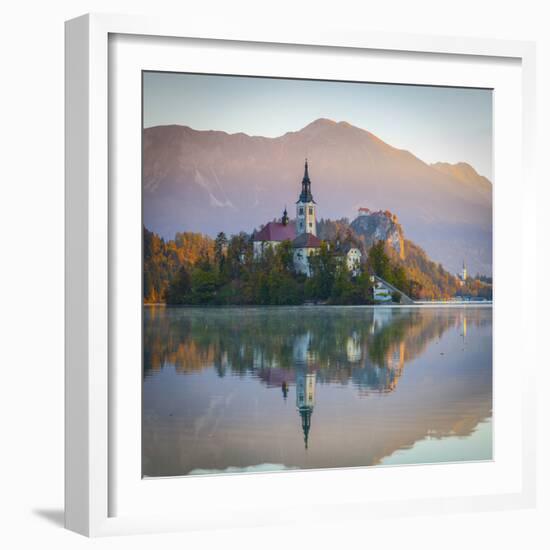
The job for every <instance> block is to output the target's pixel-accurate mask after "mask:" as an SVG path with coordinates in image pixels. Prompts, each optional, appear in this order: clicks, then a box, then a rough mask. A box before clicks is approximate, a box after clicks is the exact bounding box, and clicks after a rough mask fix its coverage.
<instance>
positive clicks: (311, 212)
mask: <svg viewBox="0 0 550 550" xmlns="http://www.w3.org/2000/svg"><path fill="white" fill-rule="evenodd" d="M309 215H310V216H313V208H312V207H311V206H310V207H309Z"/></svg>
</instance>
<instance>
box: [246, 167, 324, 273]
mask: <svg viewBox="0 0 550 550" xmlns="http://www.w3.org/2000/svg"><path fill="white" fill-rule="evenodd" d="M316 209H317V204H316V202H315V201H314V200H313V195H312V193H311V180H310V179H309V168H308V163H307V159H306V162H305V166H304V177H303V178H302V189H301V192H300V195H299V197H298V200H297V201H296V220H295V222H294V224H291V223H290V221H289V218H288V213H287V210H286V208H285V210H284V212H283V216H282V218H281V221H278V222H269V223H267V224H266V225H265V226H264V227H263V228H262V229H261V230H260V231H257V232H256V233H254V237H253V250H254V257H255V258H259V257H261V256H262V254H263V253H264V251H265V250H266V247H271V248H275V247H277V246H279V245H280V244H281V243H282V242H283V241H290V242H291V243H292V248H293V249H294V251H293V255H294V269H295V270H296V271H297V272H298V273H303V274H305V275H307V276H308V277H309V276H310V275H311V270H310V265H309V258H310V256H311V255H312V254H317V252H318V251H319V248H320V247H321V240H320V239H319V238H318V237H317V212H316Z"/></svg>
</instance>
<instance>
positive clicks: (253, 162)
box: [143, 119, 492, 274]
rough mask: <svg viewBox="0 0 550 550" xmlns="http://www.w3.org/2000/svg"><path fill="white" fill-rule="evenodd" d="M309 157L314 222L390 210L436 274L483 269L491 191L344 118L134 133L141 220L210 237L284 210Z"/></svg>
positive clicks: (469, 172)
mask: <svg viewBox="0 0 550 550" xmlns="http://www.w3.org/2000/svg"><path fill="white" fill-rule="evenodd" d="M306 155H307V157H308V159H309V161H310V176H311V180H312V192H313V196H314V198H315V201H316V202H317V204H318V216H319V217H324V218H332V219H339V218H342V217H348V218H350V219H351V218H353V217H355V214H356V212H357V209H358V208H359V207H361V206H368V207H369V208H371V209H373V210H390V211H391V212H394V213H395V214H397V215H398V216H399V219H400V221H401V224H402V225H403V227H404V228H405V231H406V233H407V236H408V237H410V238H411V239H412V240H413V241H415V242H416V243H418V244H419V245H420V246H422V247H423V248H424V249H425V250H426V252H427V253H428V254H429V256H430V257H431V258H432V259H434V260H435V261H437V262H441V263H442V264H443V265H444V266H445V267H446V269H448V270H450V271H451V272H457V271H458V270H459V269H460V267H461V265H462V260H463V259H464V260H465V261H466V263H467V265H468V268H469V270H470V272H476V271H479V272H480V273H486V274H490V272H491V268H492V250H491V242H492V186H491V183H490V182H489V180H487V179H486V178H483V177H482V176H479V174H477V172H475V170H474V169H473V168H472V167H470V166H469V165H467V164H465V163H459V164H458V165H448V164H446V163H436V164H435V165H428V164H426V163H425V162H423V161H421V160H420V159H418V158H417V157H415V156H414V155H413V154H412V153H410V152H408V151H404V150H400V149H397V148H395V147H392V146H391V145H389V144H387V143H385V142H384V141H382V140H381V139H379V138H378V137H376V136H375V135H374V134H372V133H370V132H368V131H366V130H362V129H360V128H357V127H355V126H353V125H351V124H349V123H347V122H334V121H331V120H328V119H318V120H316V121H314V122H312V123H311V124H309V125H307V126H306V127H305V128H302V129H301V130H299V131H296V132H287V133H286V134H284V135H283V136H280V137H276V138H266V137H261V136H248V135H246V134H243V133H239V134H227V133H225V132H220V131H213V130H211V131H199V130H193V129H192V128H189V127H187V126H177V125H173V126H157V127H152V128H147V129H145V130H144V131H143V197H144V224H145V225H146V226H147V227H148V228H150V229H151V230H153V231H155V232H157V233H159V234H161V235H162V236H164V237H166V238H171V237H173V235H174V234H175V233H176V232H177V231H198V232H202V233H206V234H208V235H211V236H214V235H215V234H216V233H217V232H219V231H224V232H226V233H228V234H232V233H237V232H239V231H246V232H250V231H252V229H253V228H254V227H259V226H260V225H262V224H264V223H266V222H267V221H269V220H272V219H273V218H276V217H280V214H281V213H282V210H283V208H284V207H285V205H286V206H287V207H288V209H289V211H290V213H291V214H292V209H293V204H294V202H295V201H296V199H297V196H298V193H299V189H300V181H301V176H302V172H303V160H304V157H305V156H306Z"/></svg>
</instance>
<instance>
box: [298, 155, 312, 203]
mask: <svg viewBox="0 0 550 550" xmlns="http://www.w3.org/2000/svg"><path fill="white" fill-rule="evenodd" d="M299 202H315V201H314V200H313V195H312V194H311V180H310V179H309V171H308V166H307V159H306V162H305V166H304V177H303V178H302V192H301V193H300V199H299Z"/></svg>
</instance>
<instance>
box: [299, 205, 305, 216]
mask: <svg viewBox="0 0 550 550" xmlns="http://www.w3.org/2000/svg"><path fill="white" fill-rule="evenodd" d="M303 215H304V209H303V207H302V206H300V216H303Z"/></svg>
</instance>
